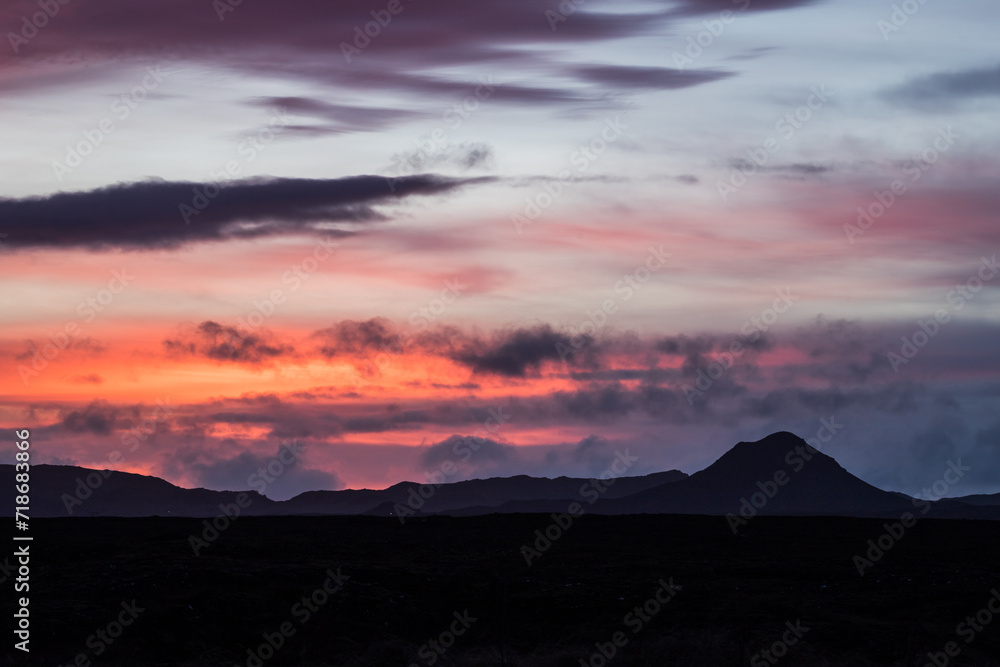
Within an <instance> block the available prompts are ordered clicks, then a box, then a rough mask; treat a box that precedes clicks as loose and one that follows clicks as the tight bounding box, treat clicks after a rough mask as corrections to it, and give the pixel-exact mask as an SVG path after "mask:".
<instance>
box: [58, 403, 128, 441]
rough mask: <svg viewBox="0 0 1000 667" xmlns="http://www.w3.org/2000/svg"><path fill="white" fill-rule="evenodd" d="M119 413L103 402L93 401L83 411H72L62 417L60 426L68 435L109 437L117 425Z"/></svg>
mask: <svg viewBox="0 0 1000 667" xmlns="http://www.w3.org/2000/svg"><path fill="white" fill-rule="evenodd" d="M118 415H119V411H118V410H117V409H116V408H115V407H113V406H112V405H110V404H109V403H108V402H107V401H104V400H95V401H93V402H92V403H90V404H89V405H88V406H87V407H85V408H84V409H83V410H73V411H71V412H70V413H69V414H67V415H66V416H65V417H63V419H62V422H61V426H62V427H63V428H64V429H66V430H67V431H69V432H70V433H93V434H95V435H111V432H112V431H113V430H114V429H115V426H116V425H117V423H118Z"/></svg>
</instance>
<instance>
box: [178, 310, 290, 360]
mask: <svg viewBox="0 0 1000 667" xmlns="http://www.w3.org/2000/svg"><path fill="white" fill-rule="evenodd" d="M163 346H164V348H166V350H167V352H168V353H170V354H191V355H197V356H202V357H206V358H208V359H214V360H216V361H232V362H236V363H245V364H260V363H262V362H264V361H267V360H270V359H273V358H275V357H281V356H287V355H290V354H292V353H293V352H294V348H292V347H291V346H290V345H286V344H283V343H279V342H277V341H275V340H274V336H273V335H272V334H270V333H269V332H267V331H266V330H264V329H258V330H256V332H254V333H243V332H241V331H240V330H239V329H237V328H235V327H229V326H223V325H221V324H218V323H217V322H213V321H211V320H206V321H204V322H202V323H201V324H199V325H198V326H197V327H195V329H194V331H193V332H191V333H189V334H186V335H184V336H182V337H180V338H171V339H167V340H165V341H163Z"/></svg>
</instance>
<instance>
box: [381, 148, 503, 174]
mask: <svg viewBox="0 0 1000 667" xmlns="http://www.w3.org/2000/svg"><path fill="white" fill-rule="evenodd" d="M493 161H494V156H493V148H492V147H491V146H490V145H489V144H486V143H483V142H462V143H458V144H444V145H441V146H435V148H434V150H432V151H425V150H424V149H422V148H420V149H418V150H415V151H409V152H403V153H396V154H394V155H393V156H392V164H393V167H394V168H395V169H396V170H398V171H400V172H411V171H414V172H421V171H427V170H429V169H441V168H442V167H452V168H453V169H458V170H461V171H469V170H471V169H485V168H489V167H492V166H493Z"/></svg>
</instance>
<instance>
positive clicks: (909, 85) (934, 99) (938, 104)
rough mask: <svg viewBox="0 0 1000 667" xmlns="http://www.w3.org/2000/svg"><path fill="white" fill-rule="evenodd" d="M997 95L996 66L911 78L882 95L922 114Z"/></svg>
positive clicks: (999, 91) (998, 71)
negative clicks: (922, 112) (924, 111)
mask: <svg viewBox="0 0 1000 667" xmlns="http://www.w3.org/2000/svg"><path fill="white" fill-rule="evenodd" d="M997 96H1000V66H997V67H984V68H980V69H968V70H960V71H954V72H938V73H935V74H931V75H929V76H924V77H920V78H916V79H912V80H910V81H908V82H906V83H904V84H903V85H901V86H897V87H896V88H893V89H891V90H889V91H887V93H886V97H887V98H888V99H889V100H891V101H893V102H895V103H897V104H901V105H903V106H908V107H912V108H915V109H922V110H926V111H943V110H949V109H953V108H954V107H956V106H957V105H959V104H960V103H962V102H965V101H968V100H972V99H981V98H984V97H997Z"/></svg>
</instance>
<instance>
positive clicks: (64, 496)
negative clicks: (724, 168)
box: [0, 432, 1000, 519]
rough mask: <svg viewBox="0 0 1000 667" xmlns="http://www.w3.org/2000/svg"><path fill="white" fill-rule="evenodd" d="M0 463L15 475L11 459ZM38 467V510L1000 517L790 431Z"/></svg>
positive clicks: (10, 496)
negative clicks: (611, 470)
mask: <svg viewBox="0 0 1000 667" xmlns="http://www.w3.org/2000/svg"><path fill="white" fill-rule="evenodd" d="M0 469H2V474H3V475H4V476H6V478H7V479H10V478H12V477H13V472H14V471H13V466H11V465H3V466H0ZM31 474H32V478H31V483H32V489H31V505H32V509H31V516H32V517H65V516H69V515H72V516H119V517H139V516H191V517H210V516H216V515H218V514H220V513H221V509H220V507H221V506H222V505H231V504H233V503H237V501H238V500H239V499H240V498H241V496H240V494H241V493H245V494H246V495H245V496H242V502H243V507H242V509H241V514H243V515H250V516H275V515H345V514H355V515H362V514H364V515H375V516H397V515H399V514H400V511H401V510H402V512H403V513H404V514H405V515H407V516H409V515H414V514H415V515H429V514H448V515H452V516H474V515H482V514H493V513H548V512H565V511H567V508H568V506H569V505H570V504H571V503H573V502H579V503H581V505H582V506H583V508H584V511H586V512H587V513H593V514H609V515H620V514H705V515H717V516H725V515H735V516H743V517H748V516H756V515H758V514H760V515H771V516H806V515H808V516H856V517H899V516H901V515H902V514H903V513H904V512H911V513H914V514H917V507H918V505H917V503H918V502H921V503H923V507H924V508H925V512H924V513H921V514H919V515H918V516H923V515H926V516H933V517H937V518H970V519H972V518H974V519H1000V494H995V495H983V496H968V497H966V498H949V499H942V500H939V501H937V502H933V503H927V502H926V501H915V500H914V499H913V498H911V497H910V496H907V495H906V494H902V493H897V492H889V491H883V490H882V489H879V488H877V487H874V486H872V485H871V484H868V483H867V482H864V481H862V480H861V479H859V478H857V477H855V476H854V475H852V474H851V473H849V472H848V471H847V470H845V469H844V468H843V467H842V466H841V465H840V464H839V463H837V462H836V461H835V460H834V459H833V458H831V457H830V456H827V455H826V454H823V453H822V452H820V451H818V450H815V449H813V448H812V447H810V446H809V445H808V444H807V443H806V442H805V441H804V440H803V439H802V438H799V437H798V436H796V435H794V434H792V433H788V432H779V433H774V434H772V435H769V436H767V437H766V438H763V439H762V440H758V441H757V442H740V443H738V444H737V445H735V446H734V447H733V448H732V449H730V450H729V451H728V452H726V453H725V454H723V455H722V456H721V457H720V458H719V459H718V460H717V461H715V463H713V464H712V465H710V466H708V467H707V468H705V469H704V470H701V471H699V472H696V473H694V474H693V475H690V476H688V475H686V474H685V473H682V472H680V471H677V470H672V471H667V472H659V473H653V474H650V475H644V476H636V477H621V478H618V479H615V480H614V481H613V483H612V484H608V483H607V482H601V483H599V485H595V484H594V480H588V479H583V478H571V477H558V478H555V479H548V478H537V477H529V476H527V475H517V476H514V477H494V478H490V479H473V480H467V481H461V482H453V483H449V484H442V485H439V486H437V487H431V486H429V485H422V484H419V483H416V482H401V483H399V484H395V485H393V486H391V487H389V488H387V489H380V490H373V489H358V490H343V491H309V492H306V493H302V494H300V495H298V496H295V497H294V498H291V499H289V500H285V501H275V500H271V499H270V498H267V497H266V496H263V495H261V494H259V493H257V492H255V491H210V490H207V489H184V488H181V487H178V486H175V485H173V484H170V483H169V482H166V481H165V480H162V479H159V478H157V477H151V476H146V475H137V474H133V473H125V472H112V471H96V470H91V469H87V468H80V467H76V466H59V465H39V466H34V467H32V473H31ZM88 482H89V484H88ZM597 489H599V491H598V490H597ZM0 501H2V502H3V512H4V514H5V515H6V516H10V515H13V513H14V510H13V507H14V488H13V485H12V484H8V485H4V486H3V489H2V491H0ZM928 505H929V506H930V508H931V509H930V510H929V511H926V507H927V506H928Z"/></svg>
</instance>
